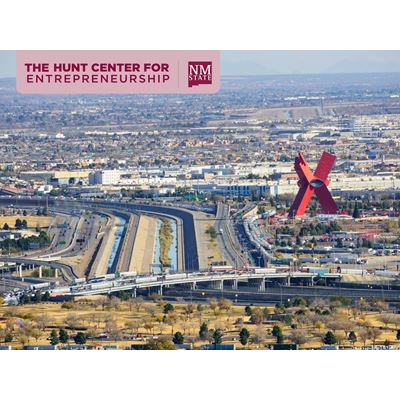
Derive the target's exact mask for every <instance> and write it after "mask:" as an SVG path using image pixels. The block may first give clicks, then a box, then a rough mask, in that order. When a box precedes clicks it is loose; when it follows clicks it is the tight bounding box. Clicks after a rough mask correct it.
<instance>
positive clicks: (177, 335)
mask: <svg viewBox="0 0 400 400" xmlns="http://www.w3.org/2000/svg"><path fill="white" fill-rule="evenodd" d="M184 340H185V338H184V336H183V335H182V333H181V332H175V335H174V336H173V338H172V341H173V342H174V343H175V344H182V343H183V341H184Z"/></svg>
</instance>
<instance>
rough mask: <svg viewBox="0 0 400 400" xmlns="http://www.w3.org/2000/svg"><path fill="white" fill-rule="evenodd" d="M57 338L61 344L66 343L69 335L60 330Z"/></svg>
mask: <svg viewBox="0 0 400 400" xmlns="http://www.w3.org/2000/svg"><path fill="white" fill-rule="evenodd" d="M58 338H59V339H60V342H61V343H64V344H65V343H68V340H69V335H68V332H67V331H66V330H65V329H60V331H59V334H58Z"/></svg>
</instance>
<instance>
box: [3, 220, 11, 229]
mask: <svg viewBox="0 0 400 400" xmlns="http://www.w3.org/2000/svg"><path fill="white" fill-rule="evenodd" d="M3 230H5V231H9V230H10V226H9V225H8V224H7V222H6V223H5V224H4V225H3Z"/></svg>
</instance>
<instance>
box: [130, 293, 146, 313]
mask: <svg viewBox="0 0 400 400" xmlns="http://www.w3.org/2000/svg"><path fill="white" fill-rule="evenodd" d="M130 302H131V303H132V305H133V307H135V309H136V311H137V312H140V310H141V308H142V307H143V304H144V300H143V297H141V296H137V297H133V298H132V299H130Z"/></svg>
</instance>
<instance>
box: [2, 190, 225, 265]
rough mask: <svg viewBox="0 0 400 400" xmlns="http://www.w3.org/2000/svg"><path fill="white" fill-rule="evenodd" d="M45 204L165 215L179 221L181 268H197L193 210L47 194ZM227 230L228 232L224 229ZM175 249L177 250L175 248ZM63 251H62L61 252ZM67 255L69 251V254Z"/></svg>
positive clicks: (18, 203) (26, 200) (13, 200)
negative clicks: (58, 196)
mask: <svg viewBox="0 0 400 400" xmlns="http://www.w3.org/2000/svg"><path fill="white" fill-rule="evenodd" d="M0 204H1V205H5V206H10V205H12V206H14V207H38V206H40V207H44V206H45V205H46V199H45V198H36V197H8V196H7V197H0ZM48 204H49V206H51V207H52V208H55V209H58V208H60V209H65V208H67V209H72V210H77V211H80V210H82V208H83V207H85V206H86V207H90V208H93V209H94V210H96V209H99V208H100V209H101V208H102V207H107V208H110V209H114V210H119V209H124V210H126V211H132V212H134V213H141V212H142V213H149V214H156V215H157V214H158V215H166V216H170V217H171V218H175V219H176V220H177V221H181V223H180V224H179V226H178V230H180V231H181V232H182V234H181V236H179V237H178V243H179V246H181V249H182V251H181V253H182V264H183V268H182V270H183V271H199V257H198V248H197V237H196V231H195V223H194V217H193V214H192V213H191V212H189V211H187V210H184V209H180V208H175V207H169V206H158V205H149V204H141V203H125V202H112V201H99V202H97V201H71V200H58V199H54V198H51V197H49V199H48ZM228 232H230V231H229V230H228ZM178 253H179V251H178ZM63 255H65V254H63ZM69 255H71V254H69Z"/></svg>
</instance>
